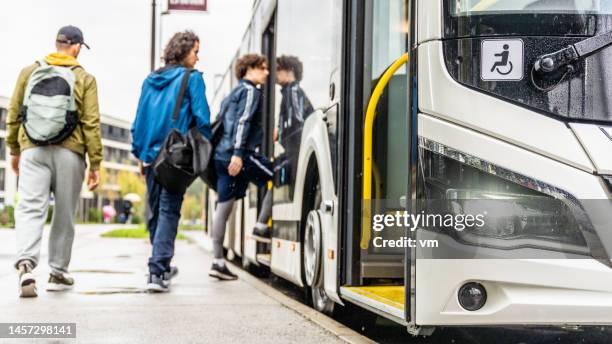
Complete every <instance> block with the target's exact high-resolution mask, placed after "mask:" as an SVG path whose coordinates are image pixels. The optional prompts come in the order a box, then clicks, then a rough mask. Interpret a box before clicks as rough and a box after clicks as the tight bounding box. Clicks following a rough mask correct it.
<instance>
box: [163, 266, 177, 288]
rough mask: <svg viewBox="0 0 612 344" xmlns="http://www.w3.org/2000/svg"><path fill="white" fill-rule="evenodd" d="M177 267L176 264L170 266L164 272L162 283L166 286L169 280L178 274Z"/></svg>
mask: <svg viewBox="0 0 612 344" xmlns="http://www.w3.org/2000/svg"><path fill="white" fill-rule="evenodd" d="M178 273H179V269H178V268H177V267H176V266H171V267H170V271H166V272H164V283H165V284H166V286H169V285H170V282H171V281H172V279H173V278H174V277H176V275H178Z"/></svg>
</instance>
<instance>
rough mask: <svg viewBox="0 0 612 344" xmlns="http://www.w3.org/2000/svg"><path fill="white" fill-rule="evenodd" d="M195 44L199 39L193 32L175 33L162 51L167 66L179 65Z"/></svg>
mask: <svg viewBox="0 0 612 344" xmlns="http://www.w3.org/2000/svg"><path fill="white" fill-rule="evenodd" d="M196 42H198V43H199V42H200V38H199V37H198V36H197V35H196V34H195V33H193V31H189V30H187V31H184V32H177V33H175V34H174V36H172V38H171V39H170V42H168V44H167V45H166V48H165V49H164V61H165V62H166V64H167V65H168V64H181V62H183V60H184V59H185V57H187V55H189V53H190V52H191V50H192V49H193V47H194V46H195V44H196Z"/></svg>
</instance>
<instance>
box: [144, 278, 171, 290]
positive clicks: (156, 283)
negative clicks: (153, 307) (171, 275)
mask: <svg viewBox="0 0 612 344" xmlns="http://www.w3.org/2000/svg"><path fill="white" fill-rule="evenodd" d="M169 290H170V289H169V288H168V285H166V283H164V278H163V276H158V275H153V274H149V279H148V281H147V291H148V292H149V293H166V292H168V291H169Z"/></svg>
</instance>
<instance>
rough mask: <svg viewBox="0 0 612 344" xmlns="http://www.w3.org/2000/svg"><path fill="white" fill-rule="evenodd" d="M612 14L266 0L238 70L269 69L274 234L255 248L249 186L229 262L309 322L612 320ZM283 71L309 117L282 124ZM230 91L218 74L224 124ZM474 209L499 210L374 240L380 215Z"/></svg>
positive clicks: (267, 122)
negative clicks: (289, 69) (464, 225)
mask: <svg viewBox="0 0 612 344" xmlns="http://www.w3.org/2000/svg"><path fill="white" fill-rule="evenodd" d="M608 3H609V2H608V1H603V0H601V1H600V0H589V1H579V0H576V1H573V0H568V1H546V0H482V1H478V0H370V1H365V0H309V1H302V0H278V1H274V0H260V1H257V2H256V4H255V6H254V12H253V17H252V20H251V22H250V25H249V27H248V30H247V32H246V34H245V36H244V39H243V41H242V45H241V46H240V48H239V50H238V53H237V54H236V57H238V56H240V55H242V54H245V53H252V52H255V53H262V54H264V55H266V56H268V58H269V59H270V61H271V63H270V67H271V68H270V69H271V72H272V73H271V78H270V82H269V83H268V84H267V85H266V86H264V93H265V96H266V98H265V99H266V101H265V104H264V114H268V115H267V116H264V117H265V119H264V123H262V125H263V127H264V130H265V137H266V138H267V140H266V142H265V143H264V145H263V147H262V152H264V153H265V154H267V155H268V156H269V157H270V158H273V159H274V160H275V165H276V168H275V178H274V182H273V183H272V184H273V185H271V186H270V187H272V188H273V195H274V206H273V215H272V221H271V224H270V225H271V228H272V229H273V230H272V233H273V235H272V242H271V243H270V244H264V243H260V242H257V241H255V240H254V238H253V237H251V232H252V228H253V226H254V224H255V221H256V218H257V212H258V205H259V202H260V199H261V194H262V191H261V190H260V191H258V190H257V189H256V188H255V187H253V186H251V188H250V189H249V191H248V194H247V197H246V198H245V199H244V200H242V201H241V202H237V203H236V204H237V206H236V209H235V211H234V213H233V215H232V216H231V219H230V221H229V223H228V226H227V231H228V233H227V235H226V242H225V245H226V247H227V248H228V250H229V252H230V255H231V256H235V257H240V258H241V259H242V262H243V265H244V266H245V267H249V266H250V267H255V268H261V267H265V268H266V269H269V271H270V272H271V273H273V274H275V275H277V276H280V277H282V278H284V279H286V280H288V281H291V282H292V283H294V284H296V285H297V286H299V287H302V288H304V289H305V290H306V291H308V293H309V294H310V295H311V298H312V302H313V306H314V307H315V308H316V309H317V310H319V311H322V312H328V313H330V312H331V311H332V310H333V309H334V307H335V306H337V305H338V304H346V303H351V304H355V305H357V306H360V307H363V308H366V309H368V310H370V311H372V312H375V313H377V314H378V315H381V316H384V317H387V318H389V319H392V320H394V321H396V322H398V323H401V324H404V325H405V326H407V328H408V330H409V331H410V332H411V333H415V334H416V333H421V334H426V333H429V332H430V331H431V329H433V328H434V327H435V326H449V325H496V326H497V325H518V324H521V325H534V326H535V325H538V326H540V325H550V326H561V325H565V324H575V325H580V324H610V323H612V268H611V260H610V256H609V255H610V253H611V252H612V221H611V220H610V214H611V213H612V205H611V203H610V199H611V192H612V177H611V176H612V154H610V152H611V151H612V98H611V97H609V96H608V95H609V94H610V93H611V92H612V83H611V81H610V80H612V79H611V78H612V67H611V66H612V48H607V44H609V43H610V42H608V40H610V36H611V35H610V34H607V33H608V31H611V30H612V5H610V4H608ZM595 36H597V38H596V41H593V40H591V41H586V39H587V38H590V37H595ZM611 42H612V41H611ZM570 45H573V46H571V47H573V48H567V49H566V47H568V46H570ZM563 49H565V50H563ZM568 49H569V50H568ZM572 49H573V50H572ZM558 51H562V52H561V53H556V52H558ZM567 51H570V52H576V53H575V54H573V55H572V54H569V53H567ZM283 55H285V56H294V57H296V58H297V59H298V60H299V61H300V62H301V63H302V65H303V73H302V74H303V75H302V79H301V81H300V83H299V85H297V86H296V87H299V88H301V90H302V92H303V94H305V95H306V97H307V99H308V100H309V103H310V104H309V105H311V106H302V107H301V109H303V110H302V111H303V113H299V114H297V117H296V114H295V113H294V114H292V115H291V116H294V117H293V118H294V120H293V123H291V121H289V120H287V114H286V113H285V114H283V111H285V110H283V108H284V107H283V105H282V103H283V97H287V96H286V95H284V93H283V92H281V91H280V87H279V86H275V81H274V80H275V79H274V70H275V63H274V60H275V58H276V57H279V56H283ZM235 84H236V80H235V78H234V76H233V73H232V68H229V69H228V71H227V73H226V74H225V76H224V78H223V80H222V83H221V84H220V86H219V87H218V88H217V90H216V96H215V98H214V100H213V110H214V111H215V113H216V111H218V107H219V104H220V102H221V100H222V99H223V97H224V96H226V95H227V94H229V92H230V90H231V87H232V86H234V85H235ZM284 101H285V102H288V101H290V100H289V99H284ZM298 117H299V120H295V118H298ZM275 128H276V129H278V130H281V131H282V132H283V134H282V135H281V137H280V139H279V140H277V141H274V140H273V132H274V130H275ZM474 199H477V200H483V199H484V200H498V201H499V202H501V204H502V206H501V208H496V209H498V210H499V209H502V210H503V211H502V212H501V213H498V214H497V215H495V214H491V213H489V214H488V215H487V216H488V217H487V220H488V221H489V223H488V224H487V225H486V226H484V227H482V228H480V229H479V230H464V231H442V232H441V231H436V230H432V229H429V228H419V229H417V230H416V231H411V230H405V231H401V230H400V231H397V230H394V231H391V230H386V231H373V230H372V223H371V218H372V217H373V215H375V214H376V213H377V212H381V215H384V214H394V212H392V211H391V210H392V207H391V208H384V209H383V208H381V203H384V202H390V203H391V204H396V205H394V207H396V208H397V207H399V208H403V209H405V210H406V211H407V212H408V213H412V214H414V213H426V212H428V211H431V209H430V208H429V207H430V206H429V205H428V204H429V203H428V202H430V201H432V200H437V201H441V202H442V204H446V205H448V206H449V207H447V208H445V209H446V210H448V211H450V212H451V213H452V212H453V211H457V212H462V211H463V212H466V211H468V210H470V209H472V208H470V207H474V206H475V205H474V202H471V201H473V200H474ZM383 200H384V202H383ZM214 206H215V194H214V192H212V191H211V192H210V193H209V197H208V213H209V214H212V212H213V209H214ZM487 207H489V206H484V208H482V209H485V208H486V209H489V208H490V207H489V208H487ZM381 209H382V210H381ZM457 209H459V210H457ZM382 213H384V214H382ZM484 213H485V214H486V211H485V212H484ZM496 216H497V217H496ZM211 218H212V216H208V219H209V220H208V221H209V228H210V221H211ZM398 239H399V240H398ZM408 239H409V240H416V241H414V242H415V243H418V244H417V245H415V247H395V248H389V247H386V248H384V247H380V246H381V243H383V242H385V243H387V244H389V243H390V242H393V243H395V244H401V242H406V241H407V240H408ZM389 245H393V244H389ZM389 245H387V246H389ZM399 246H401V245H399Z"/></svg>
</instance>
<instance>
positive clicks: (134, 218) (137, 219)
mask: <svg viewBox="0 0 612 344" xmlns="http://www.w3.org/2000/svg"><path fill="white" fill-rule="evenodd" d="M132 223H133V224H135V225H139V224H141V223H142V217H140V215H137V214H133V215H132Z"/></svg>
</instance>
